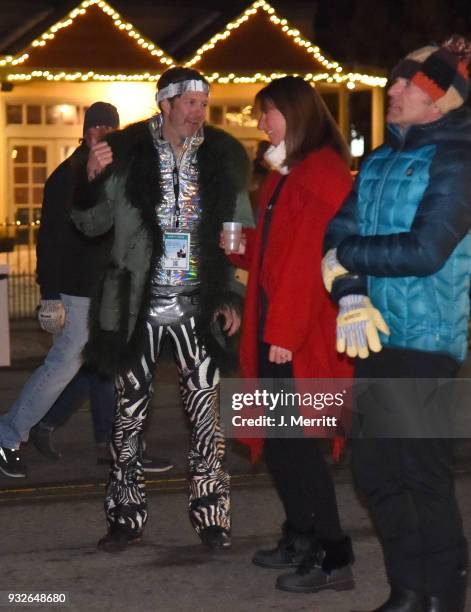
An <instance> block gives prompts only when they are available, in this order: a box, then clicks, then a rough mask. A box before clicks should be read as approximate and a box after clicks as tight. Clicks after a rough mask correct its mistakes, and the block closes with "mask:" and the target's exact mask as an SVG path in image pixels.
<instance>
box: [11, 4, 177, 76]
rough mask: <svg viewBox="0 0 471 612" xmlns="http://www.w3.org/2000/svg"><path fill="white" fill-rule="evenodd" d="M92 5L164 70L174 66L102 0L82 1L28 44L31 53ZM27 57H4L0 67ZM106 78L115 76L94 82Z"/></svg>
mask: <svg viewBox="0 0 471 612" xmlns="http://www.w3.org/2000/svg"><path fill="white" fill-rule="evenodd" d="M94 5H96V6H97V7H98V8H100V9H101V10H102V11H103V12H104V13H105V14H106V15H108V16H109V17H111V19H112V23H113V24H114V25H115V26H116V27H117V28H118V29H119V30H121V31H123V32H124V33H126V34H127V35H128V36H129V37H130V38H132V39H134V40H135V42H136V44H137V45H138V46H139V47H140V48H141V49H143V50H144V51H146V52H147V53H149V54H150V55H151V56H153V57H155V58H158V60H159V62H160V63H161V64H163V65H164V67H165V68H169V67H171V66H175V62H174V60H173V59H172V58H171V57H170V56H168V55H166V54H165V53H164V52H163V51H162V50H161V49H158V48H156V46H155V44H153V43H152V41H150V40H148V39H146V38H145V37H144V36H142V34H140V33H139V32H137V30H135V29H134V26H133V25H132V24H131V23H126V22H125V21H123V19H122V17H121V15H120V14H119V13H118V12H117V11H115V10H114V8H112V7H111V6H110V5H109V4H107V3H106V2H103V0H84V1H83V2H82V3H81V4H80V5H79V6H78V7H77V8H75V9H74V10H73V11H71V12H70V13H69V14H68V15H67V17H65V18H64V19H63V20H62V21H58V22H57V23H55V24H54V25H53V26H51V27H50V28H49V30H48V31H47V32H44V34H41V36H39V37H38V38H36V39H35V40H33V41H32V43H31V44H30V47H32V51H34V49H35V48H37V47H45V46H46V45H47V44H49V42H50V41H51V40H54V38H55V36H56V34H57V32H59V31H61V30H64V29H66V28H68V27H70V26H71V25H72V24H73V23H74V21H75V20H76V19H77V18H78V17H80V16H83V15H85V14H86V12H87V10H88V9H89V8H90V7H91V6H94ZM29 57H30V54H29V53H23V54H22V55H18V56H11V55H7V56H6V57H3V58H1V59H0V67H4V66H7V67H8V66H17V65H19V64H22V63H24V62H25V61H26V60H27V59H28V58H29ZM34 73H35V74H34ZM39 73H41V74H39ZM29 74H30V76H31V77H32V76H34V77H35V78H41V77H44V76H45V78H48V75H47V74H46V75H45V72H43V71H40V70H39V71H38V70H34V71H32V72H31V73H29ZM61 74H63V76H62V77H60V78H59V79H57V80H64V79H65V80H74V78H73V76H74V75H71V74H69V73H61ZM74 74H81V73H74ZM25 76H27V75H20V74H10V75H8V76H7V79H8V80H25ZM55 76H56V75H53V76H52V78H55ZM107 76H109V77H114V76H116V75H95V77H96V78H95V80H107V79H106V77H107ZM153 76H154V77H155V78H149V79H148V80H156V79H157V78H158V77H159V75H153ZM126 77H127V78H125V79H124V80H138V81H140V80H146V79H145V78H144V75H140V74H139V75H126ZM140 77H142V78H140ZM80 78H81V76H80ZM27 80H29V79H27ZM111 80H114V79H111Z"/></svg>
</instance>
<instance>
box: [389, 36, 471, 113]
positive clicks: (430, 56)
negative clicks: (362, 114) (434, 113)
mask: <svg viewBox="0 0 471 612" xmlns="http://www.w3.org/2000/svg"><path fill="white" fill-rule="evenodd" d="M470 59H471V42H470V41H468V40H467V39H466V38H464V37H463V36H458V35H457V34H454V35H453V36H451V37H450V38H449V39H448V40H446V41H445V42H444V43H443V44H442V45H441V46H438V45H430V46H427V47H422V48H421V49H417V51H413V52H412V53H410V54H409V55H407V56H406V57H405V58H404V59H403V60H402V61H401V62H399V64H398V65H397V66H396V67H395V68H394V69H393V71H392V74H391V77H392V79H396V78H399V77H402V78H404V79H408V80H409V81H411V82H412V83H414V84H415V85H417V87H420V89H422V91H424V92H425V93H426V94H428V95H429V96H430V98H431V99H432V100H433V102H434V103H435V104H436V106H438V108H439V109H440V110H441V111H442V113H447V112H449V111H451V110H453V109H454V108H458V107H459V106H461V105H462V104H463V103H464V102H465V101H466V98H467V97H468V94H469V89H470V83H469V72H468V63H469V61H470Z"/></svg>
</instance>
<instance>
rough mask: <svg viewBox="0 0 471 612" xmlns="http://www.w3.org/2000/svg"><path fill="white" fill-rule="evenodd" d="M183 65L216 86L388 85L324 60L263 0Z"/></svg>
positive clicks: (227, 26)
mask: <svg viewBox="0 0 471 612" xmlns="http://www.w3.org/2000/svg"><path fill="white" fill-rule="evenodd" d="M186 65H187V66H192V67H194V68H196V69H198V70H200V71H201V72H203V73H204V74H205V76H206V77H207V78H208V80H210V81H217V82H219V83H228V82H240V83H245V82H268V81H270V80H272V79H273V78H276V77H280V76H284V75H286V74H291V75H299V76H302V77H304V78H305V79H306V80H308V81H325V82H328V83H344V82H347V86H349V87H354V86H355V83H356V82H357V81H359V82H362V83H365V84H368V85H382V86H383V85H384V83H385V81H386V80H385V79H383V78H378V77H374V76H370V75H359V74H353V73H349V74H345V73H344V71H343V68H342V66H340V64H339V63H338V62H336V61H334V60H332V59H329V58H327V57H326V56H325V54H324V53H323V52H322V51H321V50H320V49H319V47H317V46H316V45H315V44H314V43H312V42H311V41H309V40H307V39H306V38H304V37H303V36H302V35H301V33H300V32H299V30H297V29H296V28H294V27H292V26H291V25H290V24H289V23H288V21H287V20H286V19H283V18H282V17H279V16H278V15H277V14H276V13H275V9H274V8H273V7H272V6H271V5H270V4H269V3H268V2H266V1H265V0H256V1H255V2H254V3H253V4H252V5H251V6H250V7H249V8H248V9H247V10H246V11H245V12H244V13H242V15H240V16H239V17H238V18H236V19H234V21H231V22H229V23H228V24H227V25H226V27H225V29H224V30H223V31H221V32H219V33H218V34H216V35H215V36H213V37H212V38H211V39H210V40H209V41H208V42H207V43H206V44H204V45H202V46H201V47H200V48H199V49H198V51H197V52H196V53H195V55H194V56H193V57H192V58H191V59H189V60H188V61H187V63H186ZM383 81H384V83H383ZM349 84H350V85H349Z"/></svg>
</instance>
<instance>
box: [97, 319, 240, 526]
mask: <svg viewBox="0 0 471 612" xmlns="http://www.w3.org/2000/svg"><path fill="white" fill-rule="evenodd" d="M167 335H169V336H170V338H171V340H172V343H173V349H174V354H175V360H176V363H177V368H178V373H179V382H180V392H181V396H182V400H183V405H184V408H185V411H186V413H187V415H188V418H189V421H190V424H191V429H192V430H191V440H190V451H189V456H188V464H189V513H190V520H191V523H192V525H193V527H194V529H195V531H196V532H197V533H198V534H199V533H201V531H202V530H203V529H205V528H206V527H210V526H212V525H217V526H220V527H223V528H224V529H227V530H230V492H229V481H230V479H229V475H228V474H227V473H226V472H225V471H224V469H223V468H222V460H223V457H224V450H225V449H224V437H223V435H222V433H221V430H220V426H219V414H218V403H217V402H218V397H217V396H218V388H219V371H218V369H217V368H216V367H215V365H214V363H213V361H212V360H211V358H210V356H209V355H208V354H207V353H206V350H205V349H204V347H202V346H200V345H199V342H198V340H197V337H196V334H195V321H194V318H191V319H188V320H186V321H185V322H184V323H181V324H174V325H161V326H152V325H151V324H150V323H147V342H146V347H145V350H144V354H143V355H139V356H136V361H135V364H134V365H133V366H132V367H131V368H130V369H129V370H128V371H126V372H124V373H122V374H121V375H120V376H118V377H117V379H116V393H117V410H116V417H115V423H114V433H113V438H112V443H111V454H112V458H113V463H112V468H111V472H110V480H109V483H108V488H107V496H106V500H105V512H106V517H107V521H108V525H109V527H110V528H111V527H118V528H120V529H123V530H124V531H126V533H127V534H128V536H130V537H134V536H136V535H138V534H140V533H141V532H142V530H143V528H144V525H145V523H146V521H147V502H146V493H145V481H144V473H143V468H142V463H141V457H142V451H143V446H142V442H143V440H142V432H143V428H144V423H145V420H146V417H147V413H148V408H149V403H150V400H151V396H152V391H153V388H152V376H153V369H154V366H155V364H156V361H157V358H158V355H159V352H160V349H161V346H162V342H163V340H164V338H165V337H166V336H167Z"/></svg>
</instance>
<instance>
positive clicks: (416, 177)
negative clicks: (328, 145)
mask: <svg viewBox="0 0 471 612" xmlns="http://www.w3.org/2000/svg"><path fill="white" fill-rule="evenodd" d="M470 58H471V43H469V42H468V41H467V40H466V39H464V38H462V37H459V36H456V35H455V36H452V37H451V38H450V39H449V40H448V41H446V42H445V43H443V45H441V46H435V45H433V46H427V47H423V48H421V49H419V50H417V51H415V52H413V53H411V54H410V55H408V56H407V57H406V58H405V59H404V60H403V61H402V62H401V63H400V64H399V65H398V66H397V67H396V69H395V71H394V72H393V81H392V84H391V86H390V88H389V91H388V96H389V105H388V110H387V116H386V120H387V124H388V125H387V128H388V129H387V138H386V142H385V144H384V145H382V146H381V147H379V148H378V149H376V150H375V151H373V153H372V154H371V155H370V156H369V157H368V158H367V159H366V161H365V162H364V164H363V165H362V168H361V170H360V173H359V175H358V176H357V179H356V182H355V184H354V187H353V190H352V192H351V194H350V195H349V196H348V197H347V199H346V201H345V202H344V204H343V206H342V208H341V210H340V211H339V213H338V214H337V215H336V216H335V217H334V219H333V220H332V221H331V223H330V225H329V227H328V229H327V233H326V236H325V242H324V252H325V256H324V259H323V262H322V272H323V278H324V283H325V286H326V288H327V290H328V291H330V292H331V295H332V297H333V299H334V300H335V301H337V302H338V304H339V315H338V319H337V350H339V351H340V352H346V353H347V354H348V355H349V356H351V357H357V359H356V360H355V376H356V378H361V379H377V378H381V379H386V378H389V379H391V378H408V379H412V378H414V379H415V382H414V384H413V385H409V387H408V392H409V395H408V396H407V398H408V401H409V402H410V403H409V404H408V405H407V409H404V396H403V395H401V394H400V392H399V383H396V385H395V386H392V385H391V384H387V383H386V381H384V383H383V384H378V382H376V383H375V385H374V392H371V393H366V394H364V395H363V396H362V397H361V398H360V400H361V401H360V402H359V404H358V405H357V410H359V411H360V412H361V428H360V429H359V430H354V433H353V440H352V467H353V472H354V476H355V479H356V483H357V485H358V486H359V488H360V490H361V491H362V492H363V493H364V494H365V496H366V499H367V503H368V508H369V511H370V514H371V516H372V519H373V521H374V523H375V526H376V528H377V531H378V535H379V537H380V540H381V543H382V546H383V552H384V559H385V565H386V572H387V577H388V581H389V583H390V586H391V593H390V596H389V598H388V600H387V601H386V602H385V603H384V604H383V605H382V606H380V607H379V608H377V609H376V611H375V612H435V611H437V612H438V611H440V612H462V611H464V609H465V607H464V606H465V591H466V574H467V567H468V553H467V543H466V540H465V538H464V535H463V530H462V524H461V516H460V512H459V509H458V506H457V503H456V499H455V495H454V483H453V470H452V449H451V442H450V440H449V439H446V438H445V437H441V438H440V437H425V435H423V430H420V432H419V433H417V431H415V433H414V434H412V433H411V432H410V431H404V430H403V429H399V430H397V429H395V427H396V425H397V422H396V421H397V419H398V416H399V415H400V414H401V411H402V414H407V417H408V422H410V419H411V418H412V415H413V411H412V410H411V409H410V407H411V406H419V405H420V393H421V392H422V391H423V389H424V384H425V382H424V381H423V383H422V386H421V384H418V381H417V379H420V378H428V379H436V378H440V379H447V378H454V377H455V376H456V374H457V372H458V369H459V366H460V364H461V363H462V362H463V360H464V359H465V356H466V351H467V327H468V318H469V310H470V305H469V290H470V277H471V233H470V229H471V110H470V109H469V108H468V107H467V106H465V105H464V102H465V100H466V98H467V95H468V93H469V74H468V69H467V66H468V63H469V60H470ZM370 351H371V352H370ZM371 388H373V387H371ZM411 389H412V393H411ZM391 390H392V391H391ZM421 390H422V391H421ZM421 414H423V412H422V413H421ZM388 415H389V416H388ZM391 415H393V420H392V419H391V418H390V417H391ZM429 415H430V413H429V414H428V415H427V419H429V418H430V416H429ZM388 419H389V420H388ZM386 423H389V425H391V424H393V425H392V426H391V428H388V429H387V430H384V428H385V427H386ZM357 425H358V422H357ZM378 428H383V430H381V429H378ZM398 431H399V433H398ZM421 434H422V435H421ZM435 435H437V433H436V431H435V433H434V436H435ZM355 436H357V437H355Z"/></svg>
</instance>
